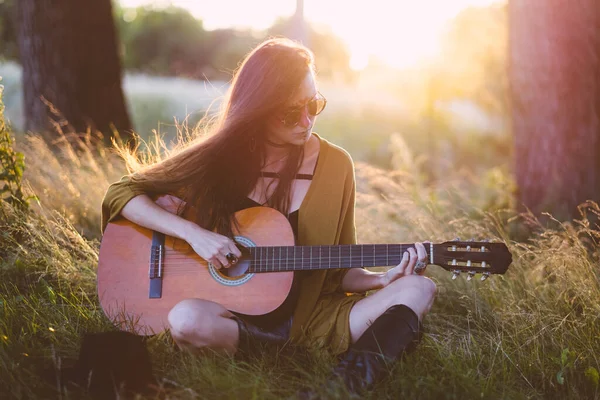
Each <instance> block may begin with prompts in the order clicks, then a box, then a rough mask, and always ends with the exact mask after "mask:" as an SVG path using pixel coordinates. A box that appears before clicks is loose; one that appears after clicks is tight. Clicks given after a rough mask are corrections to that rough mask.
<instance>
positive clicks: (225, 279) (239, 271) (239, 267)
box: [208, 236, 256, 286]
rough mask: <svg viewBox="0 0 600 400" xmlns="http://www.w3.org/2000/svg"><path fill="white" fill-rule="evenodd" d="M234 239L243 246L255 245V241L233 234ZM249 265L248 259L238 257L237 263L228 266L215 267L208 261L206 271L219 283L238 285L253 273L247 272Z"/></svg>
mask: <svg viewBox="0 0 600 400" xmlns="http://www.w3.org/2000/svg"><path fill="white" fill-rule="evenodd" d="M234 239H235V241H236V242H238V243H239V244H241V245H242V246H244V247H256V243H254V242H253V241H251V240H250V239H248V238H246V237H243V236H235V237H234ZM249 266H250V260H244V259H240V261H239V262H238V263H236V264H235V265H234V266H231V267H229V268H222V269H217V268H215V266H214V265H213V264H212V263H210V262H209V263H208V272H209V273H210V276H211V277H212V278H213V279H214V280H215V281H217V282H219V283H220V284H221V285H225V286H239V285H243V284H244V283H246V282H248V281H249V280H250V279H252V277H253V276H254V273H249V274H247V273H246V271H247V270H248V268H249Z"/></svg>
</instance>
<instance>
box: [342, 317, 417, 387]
mask: <svg viewBox="0 0 600 400" xmlns="http://www.w3.org/2000/svg"><path fill="white" fill-rule="evenodd" d="M419 340H420V324H419V318H418V317H417V315H416V314H415V312H414V311H413V310H412V309H410V308H409V307H407V306H405V305H395V306H392V307H390V308H388V309H387V310H386V311H385V312H384V313H383V314H381V316H380V317H379V318H377V319H376V320H375V322H373V324H371V326H369V327H368V328H367V330H366V331H365V333H363V335H362V336H361V337H360V338H359V339H358V340H357V341H356V343H354V344H353V345H352V346H350V349H349V350H348V352H347V353H346V354H345V355H344V357H343V358H342V360H341V361H340V363H339V364H338V365H337V366H336V367H335V369H334V371H333V375H334V376H335V377H337V378H338V379H341V380H342V381H343V382H344V384H345V386H346V388H347V389H348V391H349V392H350V393H351V394H359V393H360V392H362V391H364V390H366V389H368V388H370V387H371V386H372V385H373V384H374V383H375V382H377V381H378V380H379V379H380V378H381V375H382V374H383V373H384V372H385V369H386V364H388V363H389V362H393V361H395V360H398V359H399V358H400V357H401V356H402V355H403V354H404V353H405V352H407V351H410V350H412V349H413V348H414V347H415V346H416V344H417V343H418V341H419Z"/></svg>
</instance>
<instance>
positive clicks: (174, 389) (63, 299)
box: [0, 135, 600, 399]
mask: <svg viewBox="0 0 600 400" xmlns="http://www.w3.org/2000/svg"><path fill="white" fill-rule="evenodd" d="M393 146H395V147H393V148H392V153H393V154H394V155H395V160H394V164H393V165H394V168H393V169H392V170H382V169H380V168H377V167H375V166H373V165H371V164H368V163H365V162H357V165H356V168H357V182H358V194H357V226H358V232H359V239H360V242H363V243H368V242H377V243H385V242H390V243H391V242H398V243H400V242H412V241H416V240H426V239H430V240H433V241H435V242H437V241H443V240H448V239H452V238H454V237H457V236H458V237H461V238H469V237H475V238H490V239H495V240H503V241H506V242H507V244H508V245H509V247H510V250H511V251H512V253H513V259H514V262H513V264H512V265H511V267H510V269H509V271H508V272H507V273H506V275H503V276H494V277H493V278H492V279H488V280H487V281H485V282H480V281H479V280H473V281H471V282H467V281H465V280H464V279H462V278H460V279H457V280H452V279H450V274H449V273H447V272H446V271H444V270H442V269H441V268H439V267H432V268H430V270H429V272H428V275H429V276H430V277H432V279H434V280H435V282H436V283H437V285H438V289H439V292H438V295H437V298H436V301H435V304H434V306H433V308H432V310H431V313H430V314H429V315H428V316H427V318H426V320H425V329H426V334H425V336H424V339H423V341H422V343H421V344H420V346H419V347H418V348H417V350H416V351H415V352H414V353H411V354H410V355H408V356H407V357H405V358H404V359H403V360H402V361H400V362H398V363H396V365H394V366H393V367H392V368H391V370H390V373H389V376H388V377H386V379H384V380H383V381H382V382H381V384H379V385H378V386H377V387H376V388H375V389H374V390H373V391H372V392H369V393H368V394H367V395H366V398H423V399H428V398H444V399H455V398H456V399H457V398H461V399H463V398H469V399H471V398H478V399H479V398H484V399H530V398H534V399H538V398H551V399H552V398H557V399H558V398H560V399H582V398H588V399H598V398H600V391H599V387H598V385H599V377H598V371H599V370H600V360H599V359H598V357H599V356H598V354H600V336H599V332H600V320H599V318H598V316H599V315H600V285H599V280H598V279H599V276H598V273H599V270H598V265H599V261H600V255H599V253H598V239H600V237H599V235H598V232H597V231H595V230H593V229H591V227H590V226H589V224H588V222H587V219H586V218H585V216H582V218H581V219H580V220H578V221H574V222H571V223H559V222H555V223H554V226H552V227H549V228H548V227H546V228H544V227H542V226H541V224H540V223H538V222H537V220H536V219H535V218H534V217H533V216H531V215H527V214H524V215H521V214H517V213H516V212H515V211H514V209H513V206H512V190H513V186H514V185H513V183H512V180H511V179H510V174H509V171H507V170H506V169H505V168H503V167H494V168H483V167H482V168H481V169H482V170H483V171H484V172H483V173H481V174H470V173H468V172H461V171H455V172H453V171H448V173H447V175H446V176H445V177H444V179H440V180H438V181H435V184H432V181H431V175H430V174H429V171H428V170H427V168H426V165H425V164H424V162H423V160H422V159H420V158H419V157H417V156H416V154H418V152H415V151H414V149H412V148H411V146H410V144H408V143H407V142H405V141H404V140H403V139H402V137H401V136H399V137H396V139H395V142H394V144H393ZM17 149H18V150H19V151H21V152H23V153H24V154H25V163H26V170H25V176H24V179H25V180H24V183H25V187H26V189H27V190H28V191H29V192H30V193H35V194H36V195H37V196H38V197H39V201H34V202H32V204H31V207H30V211H29V212H24V211H20V210H17V209H15V208H13V207H12V206H11V205H10V204H8V203H5V202H3V201H0V235H1V237H2V240H1V241H0V393H1V394H2V396H3V398H17V399H30V398H61V399H63V398H65V399H71V398H81V397H85V396H84V394H83V393H82V392H81V391H80V390H77V389H76V388H69V389H60V388H58V386H57V383H56V382H57V371H58V369H59V367H60V366H68V365H71V364H72V363H73V362H74V360H75V359H76V357H77V355H78V351H79V345H80V339H81V337H82V335H83V334H84V333H85V332H98V331H105V330H110V329H113V328H112V326H111V324H110V322H109V321H108V320H107V319H106V318H105V317H104V315H103V313H102V311H101V309H100V307H99V303H98V299H97V296H96V292H95V268H96V264H97V258H98V248H99V243H100V241H99V240H100V238H99V219H100V218H99V212H100V199H101V197H102V195H103V193H104V191H105V190H106V188H107V186H108V185H109V183H110V182H112V181H115V180H117V179H118V178H119V177H120V176H121V175H122V174H124V173H125V170H124V166H123V164H122V163H121V162H120V161H119V160H117V159H116V158H115V157H114V155H113V154H112V153H111V151H110V150H109V149H103V148H100V149H91V148H89V147H88V146H86V145H85V144H80V145H78V146H74V145H69V144H68V143H67V142H64V144H63V146H62V147H61V151H60V152H57V153H52V152H51V151H50V150H49V149H48V148H47V147H46V146H45V144H44V143H43V142H42V141H41V140H40V139H39V138H38V137H36V136H35V135H31V136H27V137H25V136H19V140H18V141H17ZM463 171H468V169H466V170H463ZM588 212H589V213H598V212H599V210H598V207H597V206H596V205H595V204H589V205H588ZM524 226H526V227H527V228H528V231H529V232H531V233H530V234H529V236H528V237H527V240H522V239H521V238H522V227H524ZM516 239H519V241H517V240H516ZM148 346H149V349H150V354H151V357H152V361H153V365H154V372H155V375H156V376H158V377H160V378H161V379H163V383H165V384H166V383H169V385H170V387H171V389H169V391H168V397H169V398H174V399H196V398H223V399H238V398H245V399H246V398H247V399H258V398H260V399H276V398H286V397H289V396H292V395H293V394H294V393H295V391H296V390H298V389H299V388H301V387H304V386H309V387H315V388H318V387H319V385H320V384H322V383H323V382H324V381H325V379H326V377H327V375H328V373H329V371H330V368H331V367H332V365H333V363H334V362H335V360H334V359H333V358H332V357H331V356H330V355H329V354H328V353H327V352H319V351H305V350H303V349H297V348H288V349H285V350H284V351H281V352H274V351H269V352H266V353H265V354H264V355H262V356H255V357H252V358H251V359H249V360H242V361H240V360H232V359H230V358H227V357H224V356H219V355H216V354H206V355H204V356H202V357H195V356H191V355H187V354H182V353H181V352H179V351H177V350H175V349H174V347H173V344H172V341H171V339H170V337H169V336H168V335H160V336H157V337H154V338H152V339H151V340H150V341H149V344H148ZM324 396H325V397H326V398H327V397H331V398H335V397H336V396H338V397H342V398H343V397H344V394H343V392H340V393H337V394H332V393H329V394H324Z"/></svg>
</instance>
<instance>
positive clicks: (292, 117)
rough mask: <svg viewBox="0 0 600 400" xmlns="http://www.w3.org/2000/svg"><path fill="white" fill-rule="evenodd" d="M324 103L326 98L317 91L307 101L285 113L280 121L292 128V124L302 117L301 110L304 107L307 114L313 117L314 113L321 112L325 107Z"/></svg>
mask: <svg viewBox="0 0 600 400" xmlns="http://www.w3.org/2000/svg"><path fill="white" fill-rule="evenodd" d="M326 105H327V100H326V99H325V97H323V95H322V94H321V93H320V92H317V94H316V95H315V97H313V98H312V99H311V100H310V101H309V102H308V103H306V104H304V105H303V106H300V107H298V108H294V109H293V110H291V111H289V112H288V113H287V114H285V116H284V117H283V118H282V119H281V122H282V123H283V125H285V126H286V127H288V128H293V127H294V126H296V125H298V123H299V122H300V120H301V119H302V112H303V111H304V109H305V108H306V109H307V111H308V115H310V116H311V117H314V116H316V115H319V114H321V112H322V111H323V110H324V109H325V106H326Z"/></svg>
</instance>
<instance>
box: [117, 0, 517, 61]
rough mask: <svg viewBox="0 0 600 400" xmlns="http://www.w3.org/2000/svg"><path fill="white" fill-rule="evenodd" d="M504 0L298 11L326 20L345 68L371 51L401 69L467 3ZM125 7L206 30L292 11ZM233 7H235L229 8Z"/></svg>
mask: <svg viewBox="0 0 600 400" xmlns="http://www.w3.org/2000/svg"><path fill="white" fill-rule="evenodd" d="M505 1H506V0H421V1H418V2H417V1H414V0H396V1H393V2H391V1H389V0H371V1H369V2H362V1H361V2H359V1H347V0H305V1H304V4H305V10H304V15H305V16H306V19H307V20H309V22H311V23H316V24H317V25H326V26H329V27H330V28H331V31H333V32H334V33H335V34H337V35H338V36H339V37H341V38H342V39H343V40H344V42H345V43H346V44H347V46H348V48H349V50H350V52H351V68H353V69H355V70H361V69H363V68H365V67H366V66H367V65H368V62H369V60H370V58H371V56H373V57H375V58H376V59H378V60H381V61H383V62H384V63H386V64H388V65H390V66H393V67H396V68H404V67H409V66H413V65H415V64H417V63H419V62H423V61H424V60H426V59H427V58H429V57H431V56H433V55H435V54H436V53H437V52H438V50H439V46H440V40H439V38H440V35H442V34H443V31H444V28H445V26H446V24H447V23H448V22H449V21H450V20H451V19H452V18H453V17H455V16H456V14H458V13H459V12H460V11H461V10H462V9H464V8H466V7H469V6H489V5H491V4H493V3H504V2H505ZM120 3H121V4H122V5H123V6H125V7H135V6H139V5H143V4H155V5H159V6H165V5H174V6H178V7H183V8H186V9H188V10H189V11H190V12H191V13H192V14H193V15H194V16H195V17H197V18H201V19H202V21H203V23H204V27H205V28H206V29H209V30H211V29H217V28H223V27H244V28H253V29H266V28H268V27H269V26H270V25H271V24H273V22H275V20H276V19H277V18H279V17H289V16H290V15H292V14H293V13H294V10H295V7H296V1H294V0H285V1H282V0H254V1H252V2H247V1H241V0H220V1H218V2H214V1H211V2H209V1H207V0H120ZM232 10H235V12H232Z"/></svg>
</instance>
